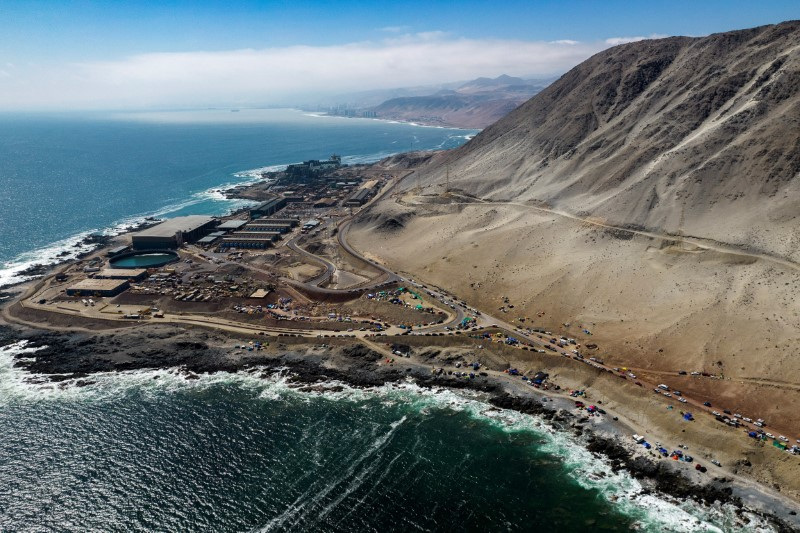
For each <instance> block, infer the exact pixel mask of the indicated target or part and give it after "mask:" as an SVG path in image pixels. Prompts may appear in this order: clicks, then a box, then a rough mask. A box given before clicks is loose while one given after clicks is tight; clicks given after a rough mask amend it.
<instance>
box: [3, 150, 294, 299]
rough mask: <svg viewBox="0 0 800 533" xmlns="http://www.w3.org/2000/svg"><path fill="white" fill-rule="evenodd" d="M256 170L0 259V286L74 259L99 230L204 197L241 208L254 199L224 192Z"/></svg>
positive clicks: (126, 227)
mask: <svg viewBox="0 0 800 533" xmlns="http://www.w3.org/2000/svg"><path fill="white" fill-rule="evenodd" d="M285 167H286V166H285V165H278V166H274V167H264V169H265V170H269V169H277V168H285ZM260 170H262V169H253V170H252V171H243V172H237V173H236V174H234V176H235V177H238V178H239V179H238V180H236V181H231V182H227V183H223V184H221V185H217V186H214V187H209V188H208V189H206V190H204V191H200V192H196V193H194V194H192V195H190V196H189V197H188V198H187V199H186V200H184V201H182V202H177V203H173V204H169V205H166V206H164V207H161V208H159V209H156V210H154V211H150V212H148V213H139V214H136V215H131V216H128V217H125V218H123V219H121V220H119V221H117V222H115V223H114V224H112V225H111V226H109V227H107V228H102V229H100V228H92V229H88V230H86V231H82V232H80V233H76V234H74V235H71V236H69V237H67V238H64V239H61V240H59V241H56V242H53V243H51V244H48V245H46V246H43V247H41V248H37V249H35V250H31V251H28V252H24V253H22V254H20V255H18V256H17V257H15V258H14V259H12V260H10V261H6V262H4V263H0V287H3V286H7V285H13V284H16V283H22V282H24V281H28V280H30V279H33V278H35V277H36V276H30V275H26V274H24V271H25V270H27V269H29V268H30V267H32V266H34V265H44V266H51V265H55V264H58V263H60V262H63V261H67V260H70V259H75V258H77V257H78V256H79V255H81V254H83V253H86V252H90V251H92V250H94V249H96V248H97V245H95V244H84V243H83V240H84V239H85V238H86V237H88V236H90V235H93V234H100V235H104V236H109V237H113V236H116V235H120V234H122V233H125V232H127V231H130V230H131V229H132V228H134V227H136V226H138V225H139V224H141V223H143V222H145V221H146V220H148V219H152V218H156V219H157V218H161V217H165V216H167V215H170V214H172V213H177V212H179V211H181V210H183V209H187V208H190V207H192V206H193V205H197V204H200V203H203V202H208V201H212V202H214V203H216V204H220V205H219V208H218V209H215V211H216V212H218V213H224V212H229V211H234V210H237V209H241V208H243V207H247V206H250V205H253V204H254V203H256V202H254V201H251V200H244V199H237V198H227V197H226V196H225V192H226V191H229V190H231V189H233V188H235V187H239V186H242V185H250V184H252V183H256V182H258V181H263V180H264V179H263V178H262V177H261V173H260V172H257V171H260Z"/></svg>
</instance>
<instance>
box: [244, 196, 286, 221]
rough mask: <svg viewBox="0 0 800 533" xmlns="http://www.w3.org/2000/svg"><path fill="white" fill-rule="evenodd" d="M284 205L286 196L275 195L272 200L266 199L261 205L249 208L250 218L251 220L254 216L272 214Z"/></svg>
mask: <svg viewBox="0 0 800 533" xmlns="http://www.w3.org/2000/svg"><path fill="white" fill-rule="evenodd" d="M284 207H286V198H284V197H282V196H277V197H275V198H273V199H272V200H269V201H266V202H264V203H262V204H261V205H258V206H256V207H253V208H251V209H250V219H251V220H252V219H255V218H261V217H268V216H270V215H274V214H275V213H277V212H278V211H280V210H281V209H283V208H284Z"/></svg>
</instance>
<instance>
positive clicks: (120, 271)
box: [94, 268, 147, 281]
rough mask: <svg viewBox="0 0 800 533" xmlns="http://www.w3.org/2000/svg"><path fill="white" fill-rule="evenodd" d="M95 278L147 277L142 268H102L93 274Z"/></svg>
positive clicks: (138, 278) (145, 271) (136, 278)
mask: <svg viewBox="0 0 800 533" xmlns="http://www.w3.org/2000/svg"><path fill="white" fill-rule="evenodd" d="M94 277H95V279H127V280H133V281H141V280H143V279H144V278H146V277H147V270H146V269H144V268H104V269H103V270H101V271H100V272H98V273H97V274H95V275H94Z"/></svg>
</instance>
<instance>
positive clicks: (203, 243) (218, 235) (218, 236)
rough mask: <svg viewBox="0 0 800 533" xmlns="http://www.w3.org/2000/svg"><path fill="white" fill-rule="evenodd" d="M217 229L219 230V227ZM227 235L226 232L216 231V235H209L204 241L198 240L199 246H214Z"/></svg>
mask: <svg viewBox="0 0 800 533" xmlns="http://www.w3.org/2000/svg"><path fill="white" fill-rule="evenodd" d="M217 229H219V226H217ZM225 235H226V232H224V231H215V232H214V233H209V234H208V235H206V236H205V237H203V238H202V239H198V240H197V244H199V245H200V246H208V245H209V244H214V241H216V240H217V239H221V238H222V237H224V236H225Z"/></svg>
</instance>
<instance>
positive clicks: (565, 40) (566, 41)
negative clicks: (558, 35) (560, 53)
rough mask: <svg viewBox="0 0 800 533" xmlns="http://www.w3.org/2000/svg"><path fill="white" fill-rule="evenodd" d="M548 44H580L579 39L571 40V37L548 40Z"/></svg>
mask: <svg viewBox="0 0 800 533" xmlns="http://www.w3.org/2000/svg"><path fill="white" fill-rule="evenodd" d="M550 44H569V45H573V44H581V42H580V41H573V40H572V39H559V40H558V41H550Z"/></svg>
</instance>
